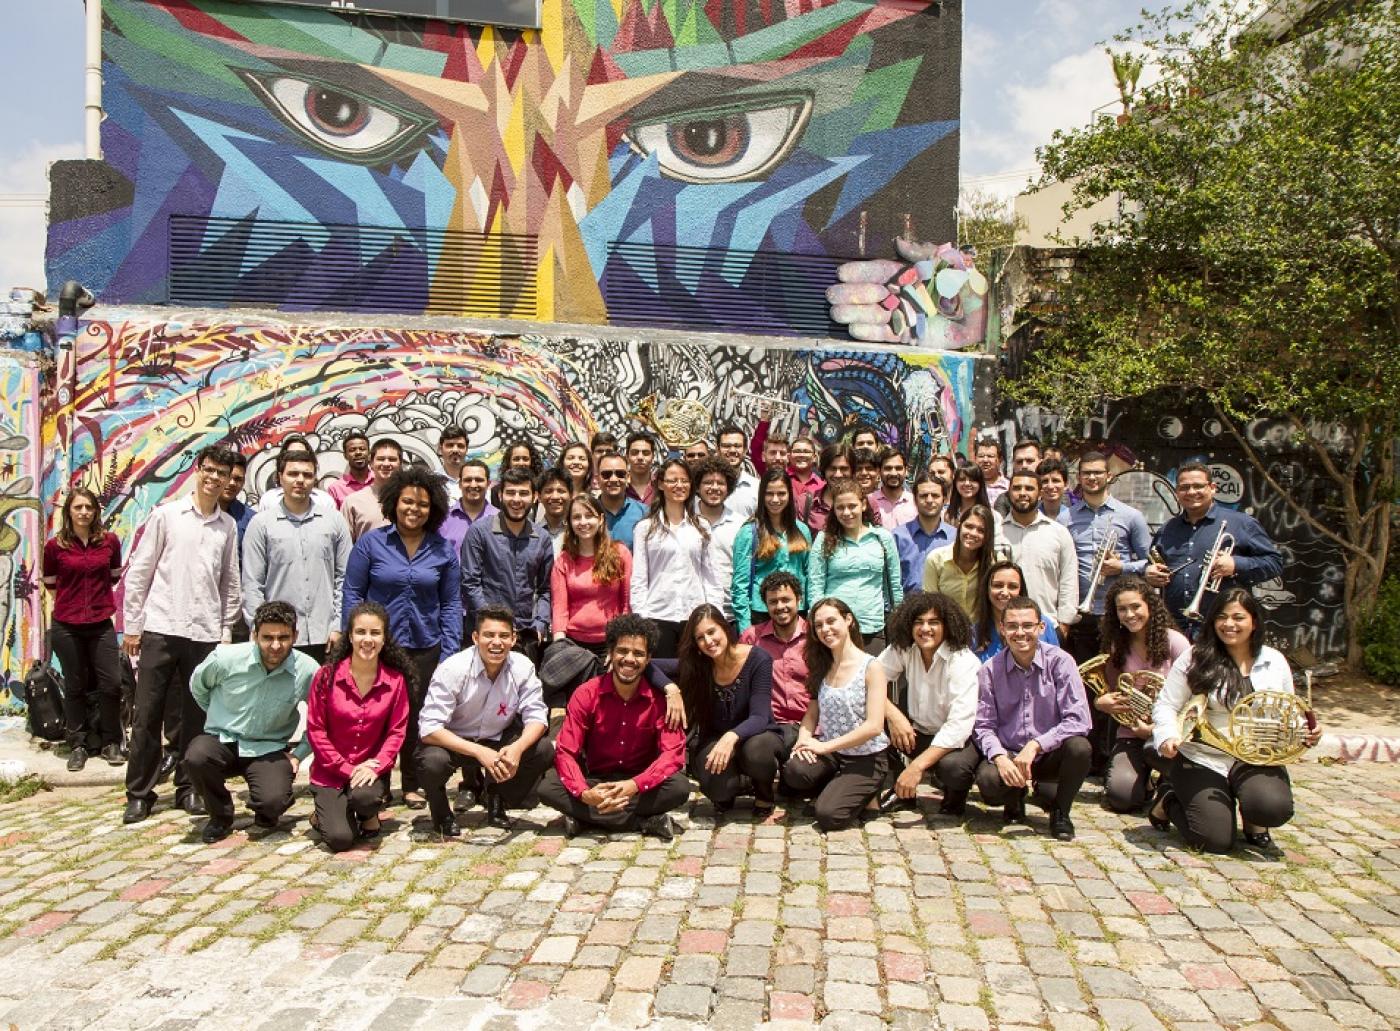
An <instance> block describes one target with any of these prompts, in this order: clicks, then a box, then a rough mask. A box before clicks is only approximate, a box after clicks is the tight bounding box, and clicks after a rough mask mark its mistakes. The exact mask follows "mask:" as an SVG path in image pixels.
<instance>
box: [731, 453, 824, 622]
mask: <svg viewBox="0 0 1400 1031" xmlns="http://www.w3.org/2000/svg"><path fill="white" fill-rule="evenodd" d="M758 502H759V503H758V511H757V512H755V513H754V517H753V518H752V519H750V520H749V521H748V522H747V523H745V524H744V526H743V527H742V528H741V529H740V530H739V534H738V536H737V537H735V538H734V590H733V599H734V622H735V623H736V624H738V628H739V632H740V633H743V632H744V631H745V630H747V629H748V628H749V627H751V626H753V625H754V624H755V623H766V622H767V621H768V612H767V611H766V610H765V609H764V607H763V595H762V593H761V592H760V591H759V585H761V584H762V583H763V581H764V578H765V577H767V576H768V574H769V573H776V572H779V571H783V572H788V573H791V574H792V575H793V576H795V577H797V579H798V582H799V583H800V584H801V587H802V593H801V594H800V595H799V597H803V598H805V597H806V596H807V551H808V549H809V548H811V546H812V531H811V530H809V529H807V527H806V526H805V525H803V523H802V521H801V520H799V519H798V518H797V507H796V505H795V504H794V503H793V490H792V480H791V479H790V478H789V477H788V474H787V473H786V472H784V471H783V470H782V469H769V470H768V471H767V472H766V473H764V474H763V476H762V477H760V478H759V481H758Z"/></svg>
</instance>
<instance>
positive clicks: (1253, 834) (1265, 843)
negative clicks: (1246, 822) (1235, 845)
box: [1244, 828, 1274, 848]
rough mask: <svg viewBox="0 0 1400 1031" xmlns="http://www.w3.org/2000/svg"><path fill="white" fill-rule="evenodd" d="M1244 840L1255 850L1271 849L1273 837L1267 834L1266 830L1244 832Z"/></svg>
mask: <svg viewBox="0 0 1400 1031" xmlns="http://www.w3.org/2000/svg"><path fill="white" fill-rule="evenodd" d="M1244 840H1245V841H1247V842H1248V843H1249V844H1250V845H1252V846H1254V847H1255V848H1273V847H1274V836H1273V835H1272V834H1270V833H1269V831H1268V828H1263V829H1260V830H1257V831H1245V832H1244Z"/></svg>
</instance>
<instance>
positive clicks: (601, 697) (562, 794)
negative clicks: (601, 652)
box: [539, 613, 690, 841]
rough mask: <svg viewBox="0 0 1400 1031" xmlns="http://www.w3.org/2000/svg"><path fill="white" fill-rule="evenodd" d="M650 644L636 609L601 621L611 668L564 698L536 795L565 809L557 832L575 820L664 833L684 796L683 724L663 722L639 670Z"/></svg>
mask: <svg viewBox="0 0 1400 1031" xmlns="http://www.w3.org/2000/svg"><path fill="white" fill-rule="evenodd" d="M655 647H656V627H655V625H654V624H653V623H652V622H651V621H650V620H647V619H643V618H642V617H641V616H638V615H635V614H631V613H629V614H626V615H622V616H614V617H613V618H612V619H611V620H609V621H608V636H607V648H608V655H609V658H610V660H611V672H608V673H604V674H603V675H602V676H600V677H595V678H594V679H592V680H590V681H588V682H587V683H585V684H583V685H582V686H581V687H579V688H578V690H576V691H575V692H574V694H573V697H572V698H570V699H569V708H568V710H567V712H566V714H565V716H564V725H563V727H561V728H560V730H559V737H558V739H557V740H556V741H555V743H554V769H552V770H550V771H549V772H548V773H546V774H545V776H544V779H543V780H542V781H541V782H540V789H539V794H540V801H541V802H543V803H544V804H545V805H547V806H549V807H550V808H551V809H557V810H559V812H561V813H563V814H564V833H565V835H566V836H568V837H573V836H574V835H575V834H577V833H578V832H579V828H580V825H582V824H590V825H592V826H595V827H603V828H606V829H608V830H640V831H641V832H642V833H643V834H651V835H654V836H655V837H658V838H661V839H662V840H663V841H669V840H670V839H671V838H672V837H674V836H675V832H676V831H675V824H674V823H673V822H672V821H671V816H670V813H671V810H673V809H678V808H680V807H681V806H683V805H685V804H686V802H688V801H689V800H690V780H689V778H687V777H686V775H685V773H684V772H683V767H684V766H685V731H684V730H682V729H680V728H676V729H671V728H669V727H667V725H666V697H665V695H664V694H663V693H662V692H660V691H658V690H656V688H654V687H652V686H651V685H650V684H649V683H647V682H646V680H645V679H644V678H643V676H642V674H643V672H644V671H645V670H646V666H647V663H648V662H650V661H651V653H652V651H653V650H654V649H655Z"/></svg>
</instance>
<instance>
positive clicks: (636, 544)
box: [632, 458, 728, 659]
mask: <svg viewBox="0 0 1400 1031" xmlns="http://www.w3.org/2000/svg"><path fill="white" fill-rule="evenodd" d="M656 481H657V486H658V487H659V488H660V489H659V490H657V492H656V497H655V498H653V499H652V502H651V510H650V511H649V512H648V514H647V517H646V518H645V519H643V520H642V521H641V522H640V523H638V524H637V529H636V532H635V533H634V534H633V537H632V544H633V547H632V611H633V612H635V613H636V614H637V615H639V616H645V617H646V618H647V619H650V620H651V621H652V622H654V623H655V624H656V627H657V630H658V631H660V640H659V642H658V644H657V648H656V651H655V652H654V653H653V657H654V658H659V659H673V658H675V657H676V649H677V647H678V645H679V644H680V640H681V630H682V628H683V627H684V626H685V621H686V620H687V619H689V618H690V614H691V612H693V611H694V610H695V607H696V606H697V605H703V604H704V603H705V597H706V593H705V592H706V589H707V587H708V588H709V589H711V590H718V585H717V584H711V582H710V581H711V580H712V578H713V574H712V572H711V570H710V561H709V547H710V531H709V530H708V529H707V528H706V526H705V524H704V522H702V521H701V519H700V518H699V516H698V515H697V514H696V512H695V503H694V493H695V479H694V475H693V474H692V472H691V470H690V466H688V465H686V464H685V463H684V462H682V461H681V460H680V459H678V458H673V459H671V460H669V461H667V462H665V463H664V464H663V465H662V466H661V469H660V470H659V471H658V472H657V474H656ZM725 587H728V585H727V584H726V585H725Z"/></svg>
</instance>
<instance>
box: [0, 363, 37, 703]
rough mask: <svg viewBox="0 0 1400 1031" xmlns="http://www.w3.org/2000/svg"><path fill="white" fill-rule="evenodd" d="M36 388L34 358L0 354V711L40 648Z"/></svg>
mask: <svg viewBox="0 0 1400 1031" xmlns="http://www.w3.org/2000/svg"><path fill="white" fill-rule="evenodd" d="M39 388H40V372H39V362H38V360H37V356H36V355H34V354H24V353H20V352H17V351H0V391H3V393H0V709H3V708H6V707H8V706H9V705H10V704H12V703H13V702H20V701H22V700H23V693H22V688H21V684H22V682H23V679H24V673H25V670H26V669H27V667H28V662H29V661H30V660H32V659H33V658H34V657H36V656H37V655H39V654H40V648H41V644H42V634H43V625H42V598H41V597H40V587H39V578H38V575H37V569H38V557H39V553H40V551H41V549H42V545H43V541H44V536H43V535H44V521H43V518H42V514H41V512H40V509H39V499H38V496H37V492H36V490H35V484H36V483H38V481H39V475H40V474H39V470H40V467H41V460H40V447H39V431H40V413H39V405H40V396H41V395H40V389H39Z"/></svg>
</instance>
